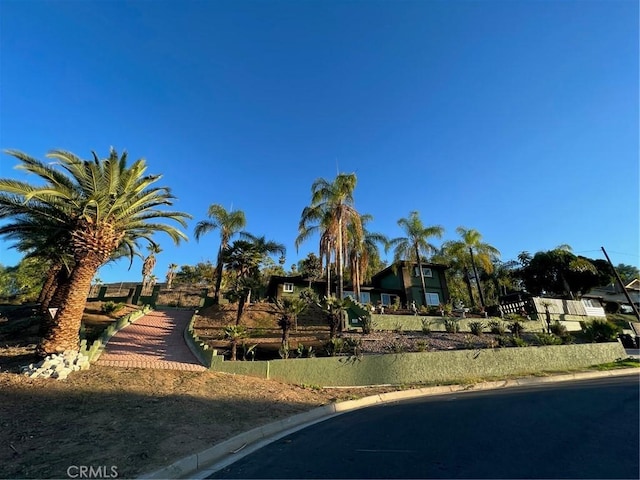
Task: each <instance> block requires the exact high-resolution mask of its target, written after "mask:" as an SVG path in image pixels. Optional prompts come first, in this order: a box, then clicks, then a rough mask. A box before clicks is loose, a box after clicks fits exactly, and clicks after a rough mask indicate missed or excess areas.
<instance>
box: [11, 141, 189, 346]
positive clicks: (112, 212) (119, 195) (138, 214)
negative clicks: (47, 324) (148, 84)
mask: <svg viewBox="0 0 640 480" xmlns="http://www.w3.org/2000/svg"><path fill="white" fill-rule="evenodd" d="M7 153H8V154H10V155H12V156H14V157H15V158H17V159H18V160H20V162H21V163H20V164H19V165H18V168H19V169H21V170H23V171H25V172H27V173H28V174H31V175H34V176H36V177H37V178H38V179H39V181H40V182H39V184H38V185H32V184H29V183H27V182H23V181H18V180H11V179H0V218H4V217H14V216H15V215H26V216H28V217H31V218H34V219H42V220H43V221H46V222H48V223H49V224H51V225H54V226H55V228H58V229H59V230H61V231H63V232H64V238H65V239H66V240H68V245H67V248H68V252H69V254H70V255H71V256H72V258H73V261H74V266H73V269H72V271H71V274H70V277H69V285H70V287H69V288H68V291H67V292H66V294H65V296H64V298H63V300H62V301H61V303H60V306H59V308H58V311H57V313H56V315H55V318H54V325H53V326H52V328H51V329H50V330H49V332H48V333H47V335H46V336H45V337H44V338H43V340H42V342H41V343H40V345H39V351H40V353H41V354H49V353H56V352H61V351H64V350H75V349H77V348H78V341H79V331H80V322H81V320H82V314H83V311H84V307H85V304H86V298H87V294H88V293H89V289H90V287H91V280H92V278H93V277H94V275H95V273H96V271H97V270H98V268H99V267H100V266H102V265H103V264H104V263H106V262H107V261H108V260H109V259H110V258H111V256H112V254H113V253H114V252H116V251H117V250H118V249H121V248H124V249H128V250H129V251H132V252H133V251H137V248H138V245H137V241H138V240H141V239H142V240H146V241H147V242H149V243H153V240H152V236H153V235H154V234H155V233H157V232H163V233H165V234H167V235H169V236H170V237H171V239H172V240H173V241H175V242H176V243H178V242H179V241H180V240H182V239H186V236H185V234H184V233H183V232H181V231H180V230H179V229H177V228H176V227H174V226H172V225H169V224H166V223H159V222H158V219H169V220H172V221H175V222H177V223H179V224H180V225H182V226H183V227H184V226H186V221H185V220H186V219H187V218H190V216H189V215H188V214H186V213H182V212H175V211H165V210H161V209H159V208H158V207H161V206H165V205H172V203H173V199H174V198H175V197H174V196H173V195H172V194H171V193H170V191H169V189H168V188H166V187H155V186H154V183H156V182H157V181H158V180H159V179H160V178H161V176H160V175H145V173H146V170H147V165H146V162H145V161H144V160H143V159H139V160H136V161H135V162H133V164H131V165H127V154H126V153H123V154H122V155H121V156H119V155H118V153H117V152H116V151H115V150H114V149H111V151H110V153H109V156H108V157H107V158H103V159H100V158H99V157H98V156H97V154H96V153H93V158H92V159H91V160H82V159H80V158H79V157H77V156H76V155H74V154H73V153H71V152H68V151H63V150H53V151H51V152H49V153H48V154H47V157H48V158H51V159H54V160H55V163H53V164H46V163H44V162H42V161H40V160H37V159H34V158H32V157H30V156H28V155H26V154H25V153H22V152H19V151H16V150H8V151H7Z"/></svg>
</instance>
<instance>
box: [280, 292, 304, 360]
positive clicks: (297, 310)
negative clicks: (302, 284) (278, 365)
mask: <svg viewBox="0 0 640 480" xmlns="http://www.w3.org/2000/svg"><path fill="white" fill-rule="evenodd" d="M275 307H276V312H277V314H278V326H279V327H280V329H281V330H282V347H281V351H282V352H283V357H284V358H288V357H289V332H290V331H291V328H292V327H293V326H294V325H296V323H297V318H298V315H300V314H301V313H302V312H303V311H304V310H305V309H306V308H307V302H305V301H304V300H303V299H301V298H295V297H285V298H281V299H278V300H276V303H275Z"/></svg>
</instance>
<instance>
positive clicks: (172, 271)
mask: <svg viewBox="0 0 640 480" xmlns="http://www.w3.org/2000/svg"><path fill="white" fill-rule="evenodd" d="M176 268H178V264H177V263H170V264H169V270H168V271H167V276H166V280H167V288H168V289H169V290H171V288H172V286H173V279H174V278H176Z"/></svg>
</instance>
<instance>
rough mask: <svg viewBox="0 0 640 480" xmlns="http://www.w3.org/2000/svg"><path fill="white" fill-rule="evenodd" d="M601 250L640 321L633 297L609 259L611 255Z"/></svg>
mask: <svg viewBox="0 0 640 480" xmlns="http://www.w3.org/2000/svg"><path fill="white" fill-rule="evenodd" d="M600 248H601V249H602V253H604V256H605V257H606V258H607V262H609V265H611V270H613V273H614V274H615V276H616V280H618V284H619V285H620V288H622V291H623V292H624V296H625V297H627V301H628V302H629V305H631V308H632V309H633V313H634V315H635V316H636V318H637V319H638V320H639V321H640V313H639V312H638V309H637V308H636V306H635V304H634V303H633V301H632V300H631V297H630V296H629V292H627V289H626V287H625V286H624V284H623V283H622V279H621V278H620V275H618V272H617V271H616V268H615V267H614V266H613V263H611V259H610V258H609V255H607V251H606V250H605V249H604V247H600Z"/></svg>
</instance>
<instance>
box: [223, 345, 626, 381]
mask: <svg viewBox="0 0 640 480" xmlns="http://www.w3.org/2000/svg"><path fill="white" fill-rule="evenodd" d="M626 357H627V355H626V352H625V350H624V348H623V347H622V345H621V344H620V343H619V342H613V343H592V344H578V345H553V346H542V347H523V348H517V347H510V348H497V349H482V350H456V351H449V352H420V353H403V354H386V355H365V356H360V357H327V358H309V359H289V360H272V361H268V362H229V361H224V359H223V357H221V356H219V355H213V356H212V362H211V366H210V368H211V369H212V370H216V371H221V372H226V373H235V374H239V375H252V376H258V377H262V378H267V379H269V378H270V379H274V380H278V381H282V382H286V383H294V384H308V385H319V386H357V385H384V384H395V385H398V384H400V385H401V384H415V383H443V382H465V381H475V380H478V379H480V378H492V377H503V376H508V375H527V374H534V373H540V372H547V371H563V370H574V369H579V368H585V367H589V366H592V365H597V364H602V363H608V362H612V361H615V360H617V359H621V358H626Z"/></svg>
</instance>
